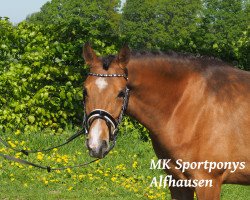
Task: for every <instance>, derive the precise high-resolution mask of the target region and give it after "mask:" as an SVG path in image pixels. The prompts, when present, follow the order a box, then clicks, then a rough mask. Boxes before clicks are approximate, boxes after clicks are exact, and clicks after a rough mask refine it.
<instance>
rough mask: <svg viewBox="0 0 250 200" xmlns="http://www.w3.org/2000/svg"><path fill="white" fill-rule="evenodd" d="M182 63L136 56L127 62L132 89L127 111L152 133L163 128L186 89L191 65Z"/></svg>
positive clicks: (158, 131) (129, 82) (129, 83)
mask: <svg viewBox="0 0 250 200" xmlns="http://www.w3.org/2000/svg"><path fill="white" fill-rule="evenodd" d="M174 62H176V63H174ZM182 65H183V64H182V63H178V62H177V61H168V60H167V59H162V58H140V59H138V58H137V59H132V60H131V61H130V62H129V65H128V66H127V68H128V77H129V79H128V86H129V87H130V89H131V91H130V99H129V105H128V110H127V114H128V115H130V116H132V117H133V118H135V119H136V120H137V121H139V122H140V123H141V124H143V125H144V126H145V127H146V128H147V129H148V130H149V131H150V132H151V133H154V134H157V133H160V132H161V131H162V128H163V127H164V122H165V123H166V121H167V120H168V119H169V117H170V116H171V114H172V113H173V110H174V108H175V106H176V105H177V103H178V101H179V100H180V98H181V96H182V94H183V92H184V90H185V87H186V85H187V82H188V80H189V75H190V69H188V68H184V67H183V66H182Z"/></svg>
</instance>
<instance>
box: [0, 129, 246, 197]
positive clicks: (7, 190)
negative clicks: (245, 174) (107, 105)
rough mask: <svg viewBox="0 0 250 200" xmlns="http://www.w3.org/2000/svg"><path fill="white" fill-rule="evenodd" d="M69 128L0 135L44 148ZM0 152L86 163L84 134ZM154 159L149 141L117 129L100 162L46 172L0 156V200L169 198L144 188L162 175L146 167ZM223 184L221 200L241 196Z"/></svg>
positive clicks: (51, 162)
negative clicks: (23, 151) (28, 151)
mask: <svg viewBox="0 0 250 200" xmlns="http://www.w3.org/2000/svg"><path fill="white" fill-rule="evenodd" d="M73 133H74V132H73V131H72V130H68V131H65V132H63V133H61V134H56V133H53V132H52V133H49V131H44V132H42V133H39V132H38V133H35V134H34V133H32V134H28V133H21V131H19V130H17V131H16V132H14V133H10V134H8V137H5V138H4V139H6V140H7V141H8V143H9V144H10V145H11V146H12V147H14V148H18V149H44V148H46V147H49V146H51V145H56V144H58V143H61V142H63V141H64V140H66V139H67V138H68V137H69V136H70V135H72V134H73ZM0 153H2V154H10V155H12V156H15V157H17V158H22V159H27V160H29V161H32V162H34V163H37V164H40V165H44V166H51V167H64V166H74V165H78V164H82V163H85V162H87V161H91V160H92V158H91V157H90V156H89V155H88V152H87V150H86V147H85V138H84V137H83V136H82V137H79V138H77V139H75V140H74V141H72V142H71V143H69V144H68V145H66V146H64V147H61V148H59V149H53V150H52V151H51V152H49V153H35V154H30V155H29V156H28V157H27V156H25V155H22V154H21V153H15V152H13V151H12V150H7V149H6V148H5V147H4V146H1V148H0ZM151 159H156V157H155V154H154V152H153V149H152V146H151V143H150V140H149V141H143V140H141V138H140V135H139V134H138V133H137V132H133V133H132V132H131V133H121V134H120V135H119V137H118V142H117V145H116V147H115V148H114V149H113V150H112V151H111V152H110V153H109V154H108V155H107V156H106V157H105V158H104V159H102V160H98V161H96V162H94V163H91V164H90V165H87V166H83V167H80V168H74V169H70V168H68V169H66V170H63V171H59V170H57V171H52V172H50V173H48V172H47V171H46V170H41V169H37V168H34V167H31V166H26V165H22V164H19V163H15V162H12V161H7V160H4V159H3V158H1V160H0V177H1V187H0V199H10V200H12V199H24V200H27V199H46V200H48V199H86V200H88V199H128V200H130V199H171V198H170V193H169V190H168V189H167V188H156V187H150V183H151V181H152V178H153V177H154V176H157V177H158V176H159V175H164V173H163V172H162V171H161V170H151V169H150V161H151ZM231 187H232V186H227V187H224V189H223V193H222V199H225V200H228V199H242V200H243V199H246V197H247V195H249V189H247V188H246V187H243V186H234V193H232V188H231Z"/></svg>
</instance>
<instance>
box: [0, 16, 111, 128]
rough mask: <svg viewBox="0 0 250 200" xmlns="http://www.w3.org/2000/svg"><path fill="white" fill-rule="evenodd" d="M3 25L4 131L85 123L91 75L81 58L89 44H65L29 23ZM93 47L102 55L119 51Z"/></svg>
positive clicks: (0, 91) (0, 93)
mask: <svg viewBox="0 0 250 200" xmlns="http://www.w3.org/2000/svg"><path fill="white" fill-rule="evenodd" d="M0 27H3V28H4V29H1V33H2V36H1V45H0V46H1V60H2V62H1V63H0V70H1V73H0V106H1V109H0V129H3V130H6V129H11V130H13V129H24V130H25V131H27V130H37V129H40V128H51V129H55V130H58V129H59V128H64V127H65V126H66V125H67V124H68V123H73V124H80V122H81V118H82V114H83V110H82V99H83V97H82V82H83V80H84V72H86V68H85V67H84V62H83V59H80V58H81V50H82V45H83V43H85V41H82V40H80V39H79V40H76V41H74V42H73V44H72V42H71V43H67V42H65V43H63V42H59V41H58V40H57V38H53V36H51V35H49V34H47V33H49V32H50V31H48V29H50V27H46V29H45V28H43V27H41V26H39V25H32V24H27V23H25V22H23V23H21V24H19V25H18V26H17V27H13V26H12V25H11V24H10V23H8V21H6V20H1V21H0ZM51 29H52V30H53V27H51ZM93 43H94V45H95V47H96V48H97V49H104V51H102V52H101V53H107V54H108V53H114V50H113V49H114V47H106V46H105V44H103V43H101V42H100V41H98V40H94V41H93ZM14 47H15V48H14ZM59 130H61V129H59Z"/></svg>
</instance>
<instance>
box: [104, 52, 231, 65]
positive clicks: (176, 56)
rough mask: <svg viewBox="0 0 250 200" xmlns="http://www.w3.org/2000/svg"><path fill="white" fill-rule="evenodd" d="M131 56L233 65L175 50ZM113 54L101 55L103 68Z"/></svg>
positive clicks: (113, 56)
mask: <svg viewBox="0 0 250 200" xmlns="http://www.w3.org/2000/svg"><path fill="white" fill-rule="evenodd" d="M131 57H132V58H135V59H146V58H149V59H156V58H165V59H167V60H176V61H180V62H190V61H193V62H198V63H200V66H211V67H212V66H214V67H216V66H229V67H233V66H232V65H230V64H229V63H227V62H225V61H223V60H221V59H219V58H216V57H212V56H207V55H200V54H192V53H186V52H181V53H180V52H175V51H167V52H163V51H132V52H131ZM115 58H116V56H115V55H108V56H104V57H102V63H103V69H104V70H108V69H109V66H110V64H111V63H112V62H113V60H115Z"/></svg>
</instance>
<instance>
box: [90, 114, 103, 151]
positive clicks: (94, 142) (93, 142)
mask: <svg viewBox="0 0 250 200" xmlns="http://www.w3.org/2000/svg"><path fill="white" fill-rule="evenodd" d="M101 130H102V127H101V120H100V119H97V120H96V123H95V124H94V126H93V128H92V129H91V130H90V135H91V139H90V141H89V147H90V148H95V147H98V145H99V141H100V136H101Z"/></svg>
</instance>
